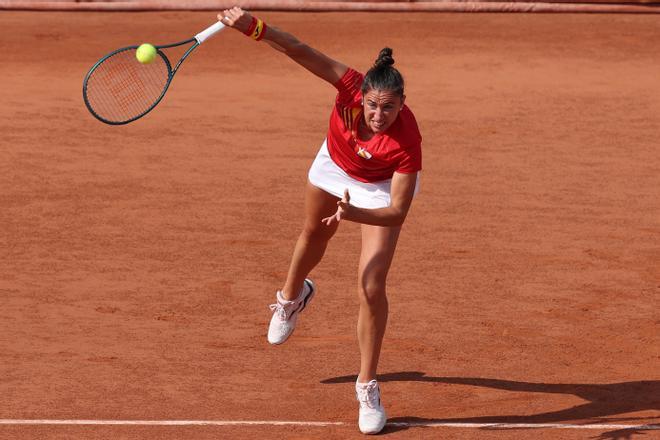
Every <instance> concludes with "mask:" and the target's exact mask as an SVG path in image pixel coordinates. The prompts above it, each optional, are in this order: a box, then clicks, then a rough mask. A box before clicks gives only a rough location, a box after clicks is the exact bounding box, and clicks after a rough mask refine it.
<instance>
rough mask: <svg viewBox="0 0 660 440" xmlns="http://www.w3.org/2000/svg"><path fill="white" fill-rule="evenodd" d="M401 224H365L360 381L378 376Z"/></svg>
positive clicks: (360, 276)
mask: <svg viewBox="0 0 660 440" xmlns="http://www.w3.org/2000/svg"><path fill="white" fill-rule="evenodd" d="M400 232H401V227H400V226H397V227H384V226H371V225H362V252H361V254H360V264H359V267H358V295H359V298H360V312H359V315H358V328H357V333H358V341H359V343H360V376H359V378H358V379H359V381H360V382H365V383H366V382H369V381H370V380H372V379H376V369H377V367H378V358H379V356H380V348H381V344H382V341H383V335H384V334H385V327H386V325H387V313H388V302H387V296H386V291H385V283H386V281H387V274H388V272H389V269H390V266H391V264H392V259H393V257H394V251H395V250H396V244H397V240H398V238H399V233H400Z"/></svg>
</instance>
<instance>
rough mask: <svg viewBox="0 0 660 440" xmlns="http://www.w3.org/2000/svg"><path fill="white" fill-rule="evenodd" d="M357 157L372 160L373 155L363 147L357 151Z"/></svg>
mask: <svg viewBox="0 0 660 440" xmlns="http://www.w3.org/2000/svg"><path fill="white" fill-rule="evenodd" d="M357 155H358V156H360V157H361V158H363V159H371V153H369V152H368V151H367V150H365V149H364V148H362V147H360V149H359V150H358V151H357Z"/></svg>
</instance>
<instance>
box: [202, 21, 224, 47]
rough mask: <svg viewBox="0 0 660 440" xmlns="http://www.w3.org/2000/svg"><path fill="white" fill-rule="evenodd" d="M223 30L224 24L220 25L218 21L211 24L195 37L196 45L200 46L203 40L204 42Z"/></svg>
mask: <svg viewBox="0 0 660 440" xmlns="http://www.w3.org/2000/svg"><path fill="white" fill-rule="evenodd" d="M224 28H225V25H224V23H222V22H220V21H218V22H216V23H213V24H212V25H211V26H209V27H207V28H206V29H204V30H203V31H202V32H200V33H199V34H197V35H195V40H197V43H199V44H202V43H203V42H204V40H206V39H207V38H210V37H212V36H213V35H215V34H216V33H218V32H220V31H221V30H222V29H224Z"/></svg>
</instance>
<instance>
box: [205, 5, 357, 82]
mask: <svg viewBox="0 0 660 440" xmlns="http://www.w3.org/2000/svg"><path fill="white" fill-rule="evenodd" d="M218 19H220V20H221V21H222V23H224V24H225V25H227V26H230V27H232V28H234V29H236V30H238V31H240V32H243V33H246V32H247V31H248V30H249V29H250V25H251V24H252V22H253V20H252V16H251V15H250V14H249V13H247V12H245V11H243V10H242V9H241V8H239V7H233V8H231V9H225V10H224V11H222V13H221V14H218ZM263 39H264V41H266V42H267V43H268V44H270V46H271V47H273V48H275V49H277V50H279V51H280V52H283V53H284V54H286V55H287V56H288V57H289V58H291V59H292V60H293V61H295V62H296V63H298V64H300V65H301V66H303V67H304V68H305V69H307V70H309V71H310V72H312V73H313V74H314V75H316V76H318V77H319V78H321V79H324V80H325V81H327V82H329V83H330V84H335V83H336V82H337V81H339V80H340V79H341V77H342V76H344V74H345V73H346V71H347V70H348V67H346V66H345V65H344V64H342V63H340V62H338V61H335V60H333V59H332V58H330V57H328V56H327V55H325V54H323V53H321V52H319V51H318V50H316V49H314V48H312V47H310V46H308V45H307V44H305V43H303V42H302V41H300V40H298V39H297V38H296V37H295V36H293V35H291V34H289V33H287V32H284V31H282V30H280V29H277V28H275V27H272V26H270V25H269V26H268V27H267V30H266V33H265V34H264V36H263Z"/></svg>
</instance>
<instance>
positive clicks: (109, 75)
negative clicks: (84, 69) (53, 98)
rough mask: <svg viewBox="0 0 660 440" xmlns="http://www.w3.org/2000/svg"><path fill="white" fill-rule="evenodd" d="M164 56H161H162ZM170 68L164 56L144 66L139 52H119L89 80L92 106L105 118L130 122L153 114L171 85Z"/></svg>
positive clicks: (99, 67)
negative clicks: (153, 110) (154, 108)
mask: <svg viewBox="0 0 660 440" xmlns="http://www.w3.org/2000/svg"><path fill="white" fill-rule="evenodd" d="M159 55H160V54H159ZM169 75H170V69H169V66H168V64H167V63H166V61H165V59H164V58H163V57H162V56H156V58H155V59H154V61H153V62H151V63H149V64H141V63H140V62H139V61H137V59H136V58H135V50H134V49H128V50H124V51H121V52H117V53H115V54H113V55H111V56H110V57H108V58H106V59H105V60H103V62H101V64H99V65H98V66H97V67H96V68H95V69H94V70H93V72H92V73H91V74H90V76H89V78H88V79H87V87H86V95H87V101H88V103H89V105H90V107H91V108H92V109H93V110H94V112H96V114H97V115H98V116H100V117H101V118H103V119H105V120H107V121H110V122H115V123H121V122H127V121H130V120H132V119H134V118H137V117H138V116H141V115H143V114H144V113H146V112H147V111H149V110H150V109H151V108H152V107H153V106H154V105H155V104H156V103H157V102H158V99H159V98H160V96H161V95H162V93H163V91H164V90H165V87H166V86H167V83H168V80H169Z"/></svg>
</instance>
